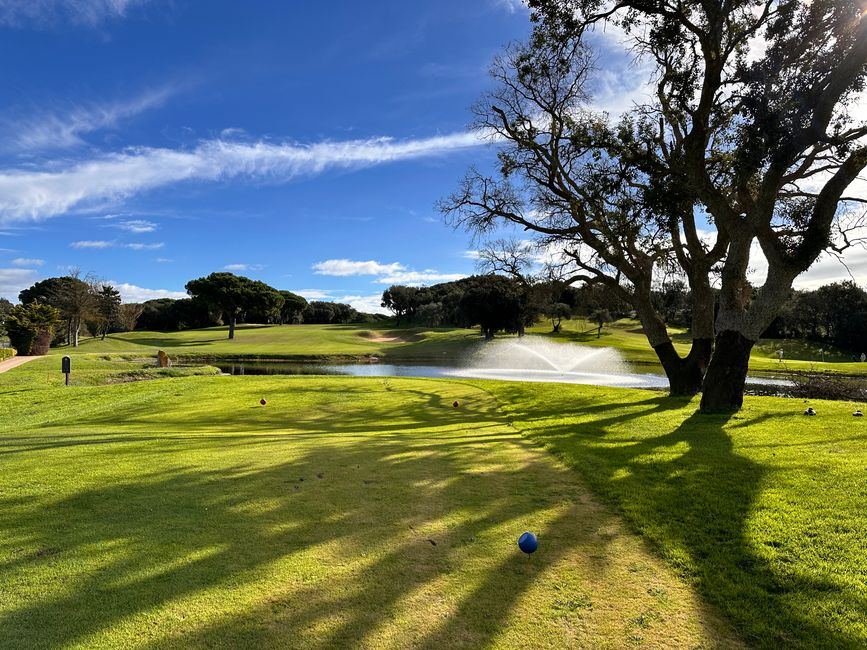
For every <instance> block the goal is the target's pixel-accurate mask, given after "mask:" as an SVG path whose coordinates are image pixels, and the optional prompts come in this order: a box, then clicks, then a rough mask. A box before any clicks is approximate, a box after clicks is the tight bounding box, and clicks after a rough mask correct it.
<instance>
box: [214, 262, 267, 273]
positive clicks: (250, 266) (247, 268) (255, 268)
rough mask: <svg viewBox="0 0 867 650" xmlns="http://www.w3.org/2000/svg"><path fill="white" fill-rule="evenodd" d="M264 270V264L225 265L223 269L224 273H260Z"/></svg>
mask: <svg viewBox="0 0 867 650" xmlns="http://www.w3.org/2000/svg"><path fill="white" fill-rule="evenodd" d="M264 268H265V265H264V264H226V266H224V267H223V269H224V270H225V271H261V270H262V269H264Z"/></svg>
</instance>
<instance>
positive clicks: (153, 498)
mask: <svg viewBox="0 0 867 650" xmlns="http://www.w3.org/2000/svg"><path fill="white" fill-rule="evenodd" d="M75 363H76V364H77V365H76V367H77V368H79V369H80V372H81V373H82V374H83V379H82V380H81V381H80V383H79V384H77V385H74V386H71V387H69V388H64V387H62V386H60V385H59V380H60V378H61V376H60V373H59V372H57V368H56V366H57V360H56V358H46V359H43V360H38V361H34V362H32V363H29V364H27V365H25V366H22V367H20V368H16V369H14V370H12V371H10V372H8V373H5V374H3V375H0V456H2V467H3V471H2V473H0V630H2V635H0V647H10V648H19V647H80V648H93V647H124V648H130V647H136V648H163V647H226V648H239V647H265V646H268V647H304V648H325V647H351V646H361V647H377V648H390V647H395V648H396V647H407V646H417V647H431V648H433V647H437V648H445V647H468V648H479V647H487V646H493V647H521V648H527V647H533V648H548V647H550V648H563V647H587V648H604V647H612V648H620V647H633V646H635V647H651V648H653V647H656V648H672V647H687V648H696V647H703V648H712V647H737V646H738V645H739V644H742V643H743V644H746V645H748V646H751V647H762V648H780V647H795V648H797V647H803V648H814V647H820V648H862V647H865V645H867V624H865V621H867V545H865V542H864V539H865V538H864V531H865V530H867V475H865V472H867V421H865V419H864V418H853V417H852V411H853V410H854V409H855V408H856V405H854V404H847V403H842V402H820V401H813V402H811V403H810V405H811V406H813V407H814V408H815V409H816V410H817V412H818V415H817V416H816V417H813V418H807V417H804V416H803V415H802V411H803V409H804V408H805V405H804V403H803V402H802V401H801V400H793V399H781V398H747V401H746V405H745V408H744V409H743V410H742V411H741V412H739V413H737V414H735V415H733V416H703V415H699V414H697V413H696V408H697V401H695V400H692V401H685V400H679V399H672V398H668V397H664V396H662V395H661V394H659V393H653V392H649V391H641V390H623V389H611V388H601V387H594V386H576V385H553V384H524V383H509V382H482V381H456V380H423V379H389V378H375V379H373V378H371V379H363V378H352V377H309V376H308V377H251V376H247V377H226V376H195V377H185V376H181V377H163V378H159V379H155V380H151V381H136V382H128V383H112V384H108V385H106V384H105V382H106V381H114V380H115V379H117V377H118V373H121V374H122V373H124V372H127V371H119V370H118V367H119V366H120V365H121V364H117V363H115V362H112V361H111V360H109V359H100V358H99V357H97V356H92V357H90V356H84V355H83V356H82V357H81V358H77V359H76V360H75ZM173 370H174V369H173ZM177 371H178V372H184V371H186V369H177ZM198 372H209V371H208V370H207V369H199V370H198ZM262 398H264V399H266V400H267V404H266V405H264V406H262V405H261V404H260V403H259V400H260V399H262ZM456 400H457V401H458V402H459V405H458V407H457V408H454V407H453V406H452V403H453V402H454V401H456ZM546 448H547V450H550V451H546ZM551 452H553V453H551ZM524 530H532V531H535V532H536V533H537V534H538V535H539V540H540V547H539V551H538V552H537V553H536V554H535V555H534V556H532V558H529V559H528V558H526V557H523V556H522V555H521V554H520V552H519V551H518V549H517V547H516V545H515V541H516V539H517V537H518V536H519V535H520V533H521V532H523V531H524Z"/></svg>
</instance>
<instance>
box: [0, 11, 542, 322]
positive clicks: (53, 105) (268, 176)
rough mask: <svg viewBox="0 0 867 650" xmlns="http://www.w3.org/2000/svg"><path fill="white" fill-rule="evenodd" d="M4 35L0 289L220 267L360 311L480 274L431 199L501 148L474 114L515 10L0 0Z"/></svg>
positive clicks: (524, 19)
mask: <svg viewBox="0 0 867 650" xmlns="http://www.w3.org/2000/svg"><path fill="white" fill-rule="evenodd" d="M0 30H2V38H0V54H2V56H3V59H4V60H5V61H7V62H9V61H14V62H15V63H14V65H11V66H7V67H6V71H5V73H6V74H5V76H4V81H5V83H4V84H3V86H2V88H0V107H2V108H0V133H2V137H0V166H2V169H0V295H3V296H6V297H9V298H14V297H15V296H16V295H17V292H18V290H20V289H21V288H23V287H24V286H28V285H29V284H30V283H31V282H32V281H34V280H36V279H38V278H41V277H47V276H51V275H59V274H62V273H64V272H65V271H66V269H68V268H69V267H78V268H80V269H81V271H82V273H94V274H96V275H97V276H99V277H100V278H103V279H105V280H109V281H112V282H115V283H117V284H118V285H119V286H120V287H121V288H122V290H123V291H124V293H125V294H126V297H127V298H128V299H142V298H148V297H155V296H159V295H163V294H162V292H178V291H180V292H182V291H183V285H184V283H185V281H186V280H188V279H190V278H193V277H198V276H201V275H204V274H207V273H210V272H212V271H217V270H223V269H228V270H235V271H237V272H239V273H243V274H245V275H248V276H250V277H255V278H259V279H262V280H264V281H266V282H269V283H270V284H273V285H274V286H277V287H279V288H283V289H290V290H296V291H300V292H302V293H304V294H305V295H307V296H308V297H323V298H333V299H339V300H345V299H348V300H350V301H351V302H353V303H355V304H356V305H358V306H360V307H369V306H371V305H373V304H374V303H375V302H376V297H377V296H378V295H380V294H381V292H382V290H383V289H384V288H385V287H386V286H387V284H388V283H389V282H390V281H394V282H401V281H408V282H434V281H438V280H441V279H451V278H454V277H459V276H461V275H464V274H468V273H471V272H472V271H473V261H472V260H471V259H468V258H467V256H466V250H467V237H466V235H465V234H464V233H460V232H458V233H456V232H453V231H452V230H451V229H450V228H449V227H447V226H445V225H444V224H443V223H442V221H441V218H440V216H439V215H438V214H437V213H436V212H435V210H434V203H435V201H436V200H437V199H438V198H440V197H442V196H443V195H445V194H447V193H448V192H450V191H451V190H453V189H454V188H455V186H456V184H457V182H458V181H459V179H460V177H461V176H462V174H463V172H464V170H465V169H466V167H467V166H468V165H469V164H471V163H474V162H484V161H485V160H490V159H491V158H492V156H493V152H492V151H491V150H490V149H488V148H486V147H484V146H480V145H479V143H478V142H477V141H476V139H475V138H473V137H472V136H471V135H469V134H468V133H467V130H466V127H467V123H468V122H469V121H470V118H471V116H470V113H469V110H468V109H469V107H470V105H471V104H472V103H473V102H474V101H475V100H476V99H477V98H478V96H479V94H480V93H481V92H482V91H483V90H484V89H485V88H486V87H487V84H488V79H487V75H486V70H487V66H488V64H489V63H490V60H491V58H492V57H493V56H494V55H495V54H496V53H497V52H498V51H499V50H500V49H501V47H502V46H503V45H504V44H505V43H507V42H509V41H510V40H514V39H519V38H522V37H523V36H524V35H526V33H527V32H528V30H529V20H528V16H527V14H526V12H525V11H524V10H523V9H521V8H520V7H519V6H518V5H515V4H511V3H509V2H503V1H501V0H478V1H477V2H466V1H440V0H437V1H436V2H411V3H408V2H403V1H384V0H377V2H371V3H360V2H349V1H346V2H335V3H311V2H300V1H299V2H285V1H276V0H275V1H261V2H244V3H239V2H236V1H208V2H201V1H194V0H166V1H163V0H147V1H146V0H140V1H135V0H71V1H64V2H61V1H59V0H42V1H38V0H37V1H35V2H33V3H32V4H31V3H13V2H2V1H0ZM335 260H337V261H335ZM340 260H343V262H339V261H340ZM166 295H175V294H171V293H170V294H166Z"/></svg>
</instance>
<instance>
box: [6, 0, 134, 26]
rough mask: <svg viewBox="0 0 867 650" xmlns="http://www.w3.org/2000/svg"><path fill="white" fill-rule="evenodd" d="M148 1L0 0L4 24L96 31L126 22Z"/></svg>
mask: <svg viewBox="0 0 867 650" xmlns="http://www.w3.org/2000/svg"><path fill="white" fill-rule="evenodd" d="M146 2H148V0H0V24H6V25H12V26H16V27H17V26H20V25H23V24H25V23H37V24H38V25H42V24H45V23H48V24H55V23H60V24H63V23H65V22H71V23H74V24H78V25H87V26H90V27H95V26H97V25H99V24H100V23H102V22H104V21H106V20H109V19H112V18H123V17H124V16H125V15H126V14H127V12H128V11H129V10H130V9H131V8H132V7H135V6H138V5H143V4H145V3H146Z"/></svg>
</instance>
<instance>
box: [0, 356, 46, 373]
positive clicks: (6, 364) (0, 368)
mask: <svg viewBox="0 0 867 650" xmlns="http://www.w3.org/2000/svg"><path fill="white" fill-rule="evenodd" d="M38 358H39V357H12V358H11V359H6V361H0V372H6V371H7V370H12V368H17V367H18V366H23V365H24V364H25V363H27V362H28V361H33V360H34V359H38Z"/></svg>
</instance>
